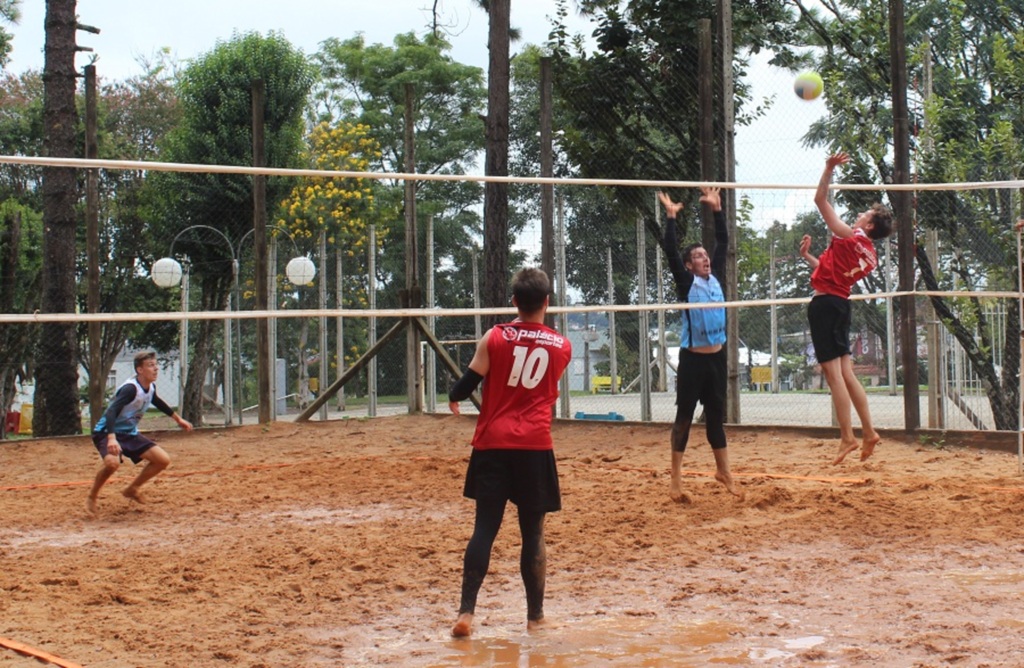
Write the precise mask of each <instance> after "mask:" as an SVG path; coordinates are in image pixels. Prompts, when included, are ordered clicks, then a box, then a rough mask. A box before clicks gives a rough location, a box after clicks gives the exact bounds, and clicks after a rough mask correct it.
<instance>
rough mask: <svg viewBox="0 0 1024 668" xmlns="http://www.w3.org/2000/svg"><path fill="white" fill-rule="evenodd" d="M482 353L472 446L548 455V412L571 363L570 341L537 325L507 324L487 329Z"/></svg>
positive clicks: (549, 419)
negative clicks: (486, 364) (486, 363)
mask: <svg viewBox="0 0 1024 668" xmlns="http://www.w3.org/2000/svg"><path fill="white" fill-rule="evenodd" d="M487 354H488V357H489V358H490V369H489V370H488V371H487V376H486V377H485V378H484V386H483V396H482V398H481V400H480V417H479V418H477V421H476V433H475V434H474V435H473V447H474V448H476V449H478V450H550V449H551V407H552V406H553V405H554V403H555V401H557V400H558V380H559V379H560V378H561V377H562V372H563V371H565V367H567V366H568V365H569V360H570V359H571V358H572V346H571V345H570V344H569V340H568V339H567V338H565V337H564V336H562V335H561V334H559V333H558V332H556V331H555V330H553V329H550V328H548V327H546V326H544V325H542V324H539V323H530V322H512V323H507V324H504V325H497V326H495V327H494V328H492V329H491V333H490V336H489V338H488V339H487Z"/></svg>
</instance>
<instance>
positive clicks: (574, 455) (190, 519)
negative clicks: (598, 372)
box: [0, 416, 1024, 667]
mask: <svg viewBox="0 0 1024 668" xmlns="http://www.w3.org/2000/svg"><path fill="white" fill-rule="evenodd" d="M151 424H158V423H157V422H156V421H154V422H153V423H151ZM473 426H474V419H473V418H472V417H470V416H462V417H456V416H443V417H442V416H419V417H408V416H396V417H385V418H376V419H373V420H339V421H332V422H326V423H309V424H305V425H300V424H295V423H275V424H273V425H271V426H270V427H260V426H247V427H241V428H235V429H230V430H225V429H206V430H202V431H199V432H195V433H193V434H184V433H181V432H171V431H168V432H158V433H156V435H155V437H156V439H157V440H158V441H159V442H160V443H161V444H162V445H163V446H164V448H165V449H166V450H167V451H168V452H169V453H170V455H171V458H172V465H171V469H170V471H168V472H167V473H166V474H164V475H162V476H161V477H159V478H158V479H157V481H156V482H155V483H153V484H151V485H150V486H148V487H147V489H146V491H147V492H148V497H149V501H150V503H147V504H146V505H138V504H130V503H129V502H128V501H127V500H125V499H124V498H123V497H121V495H120V494H119V491H120V489H121V488H122V487H124V485H125V484H126V483H127V481H128V480H129V479H130V476H131V475H133V474H134V471H132V470H131V468H130V467H129V466H127V465H126V466H125V467H123V468H122V469H121V470H120V471H119V472H118V474H117V475H116V476H115V478H114V480H113V481H112V482H111V484H109V485H108V486H107V488H106V489H105V490H104V494H103V496H102V498H101V500H100V501H101V505H100V514H99V517H98V518H96V519H90V518H88V517H87V516H86V514H85V504H84V502H85V497H86V493H87V490H88V486H87V484H83V483H87V481H89V480H90V479H91V477H92V475H93V474H94V472H95V470H96V468H97V467H98V465H99V458H98V457H97V456H96V455H95V451H94V450H93V448H92V445H91V443H90V442H89V441H88V439H86V438H84V437H83V438H75V439H63V440H51V441H45V440H39V441H21V442H5V443H2V444H0V487H4V488H5V489H4V490H2V491H0V517H2V518H3V522H2V526H0V557H2V559H3V569H2V571H0V590H2V595H0V636H2V637H4V638H8V639H11V640H15V641H18V642H21V643H25V644H26V645H29V646H32V647H35V648H38V649H41V650H45V651H46V652H49V653H51V654H53V655H56V656H58V657H61V658H63V659H65V660H67V661H69V662H73V663H77V664H80V665H84V666H90V667H132V666H145V667H148V666H225V667H233V666H253V667H255V666H364V665H403V666H492V665H507V666H591V665H612V666H641V665H643V666H660V665H681V666H687V665H691V666H703V665H710V664H726V665H768V666H774V665H779V666H783V665H793V666H796V665H799V666H845V665H892V666H1013V665H1024V653H1022V652H1024V644H1022V643H1021V641H1020V638H1021V635H1022V633H1024V605H1022V604H1021V589H1022V586H1024V544H1022V541H1021V537H1022V535H1024V526H1022V525H1024V522H1022V519H1024V480H1022V479H1021V478H1020V477H1018V476H1017V459H1016V456H1015V455H1013V454H1008V453H1006V452H997V451H990V450H977V449H969V448H964V447H957V445H956V444H955V443H949V442H947V443H945V444H943V445H941V446H937V445H934V444H922V443H920V442H918V441H917V440H913V439H904V440H899V439H895V438H889V439H887V440H885V441H883V442H882V444H881V445H880V446H879V448H878V450H877V451H876V453H875V456H874V457H873V458H872V459H870V460H869V461H868V462H866V463H861V462H859V461H857V459H856V456H853V457H851V458H849V459H848V460H847V461H846V462H844V463H843V464H841V465H839V466H834V467H833V466H831V465H830V464H829V463H830V461H831V459H832V457H833V455H834V450H835V442H834V441H831V440H823V439H821V438H816V437H809V436H807V435H806V434H801V433H797V432H788V431H784V430H781V429H780V430H773V429H763V430H760V431H750V430H742V431H741V430H729V431H728V435H729V438H730V448H731V452H732V460H733V467H734V471H735V472H736V473H737V474H739V478H738V480H739V482H740V483H741V485H742V486H743V488H744V490H745V491H746V498H745V499H744V500H742V501H738V500H735V499H734V498H732V497H731V496H730V495H729V494H728V493H727V492H726V491H725V489H724V488H723V487H722V486H721V485H719V484H718V483H716V482H715V481H714V480H712V479H711V478H710V477H709V475H708V474H709V473H710V471H711V470H712V456H711V452H710V450H709V448H708V446H707V444H706V442H705V441H704V439H703V434H702V433H701V434H698V433H696V432H695V434H694V437H693V438H692V439H691V447H690V449H689V451H688V452H687V455H686V459H685V462H684V468H686V469H687V470H688V471H691V472H692V474H691V475H687V476H686V477H685V478H684V485H685V486H686V489H687V493H688V495H689V498H690V502H689V503H684V504H677V503H674V502H672V501H670V500H669V498H668V484H669V481H668V459H669V451H668V426H667V425H664V424H658V425H640V424H631V423H615V424H609V423H601V422H589V421H587V422H578V421H574V422H561V423H558V424H556V426H555V429H554V437H555V448H556V453H557V455H558V466H559V472H560V475H561V480H562V491H563V506H564V510H563V511H562V512H560V513H556V514H553V515H551V516H549V518H548V521H547V524H546V535H547V544H548V588H547V603H546V607H545V610H546V614H547V617H548V619H549V620H550V621H551V622H554V623H555V624H554V627H553V628H549V629H546V630H544V631H541V632H535V633H531V634H528V633H527V632H526V629H525V617H526V608H525V601H524V597H523V593H522V584H521V581H520V578H519V564H518V554H519V544H518V530H517V527H516V523H515V515H514V509H512V508H510V509H509V511H508V512H507V514H506V521H505V524H504V526H503V527H502V530H501V533H500V534H499V536H498V539H497V542H496V544H495V549H494V553H493V556H492V560H491V570H490V573H489V575H488V578H487V580H486V581H485V582H484V587H483V590H482V592H481V595H480V599H479V604H478V609H477V625H476V632H475V635H474V637H473V638H472V639H470V640H461V641H456V640H453V639H452V638H451V637H450V636H449V630H450V627H451V624H452V622H453V621H454V619H455V613H456V608H457V605H458V598H459V585H460V576H461V567H462V553H463V550H464V548H465V544H466V541H467V539H468V538H469V534H470V532H471V529H472V518H473V506H472V503H471V502H470V501H468V500H466V499H463V498H462V496H461V491H462V481H463V476H464V473H465V465H466V460H467V458H468V455H469V447H468V443H469V440H470V437H471V435H472V430H473ZM50 483H60V484H57V485H50ZM64 483H70V484H64ZM6 488H14V489H6ZM39 665H41V664H40V663H39V662H38V661H36V660H35V659H33V658H29V657H25V656H22V655H20V654H17V653H15V652H13V651H10V650H7V649H0V666H26V667H27V666H39Z"/></svg>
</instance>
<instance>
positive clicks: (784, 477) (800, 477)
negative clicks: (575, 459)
mask: <svg viewBox="0 0 1024 668" xmlns="http://www.w3.org/2000/svg"><path fill="white" fill-rule="evenodd" d="M607 468H614V469H619V470H621V471H640V472H641V473H658V470H657V469H645V468H639V467H635V466H615V465H611V466H607ZM680 473H681V474H683V475H690V476H704V477H708V478H710V477H713V476H714V475H715V474H714V473H711V472H709V471H680ZM733 476H734V477H738V478H777V479H782V480H810V481H812V482H845V483H851V484H855V485H863V484H865V483H866V482H867V478H829V477H823V476H806V475H789V474H786V473H746V472H744V473H737V472H735V471H734V472H733Z"/></svg>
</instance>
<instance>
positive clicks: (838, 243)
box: [800, 153, 892, 464]
mask: <svg viewBox="0 0 1024 668" xmlns="http://www.w3.org/2000/svg"><path fill="white" fill-rule="evenodd" d="M849 161H850V156H849V155H847V154H846V153H836V154H835V155H830V156H829V157H828V159H827V160H826V161H825V171H824V172H823V173H822V175H821V180H820V181H819V182H818V190H817V192H816V193H815V195H814V203H815V204H816V205H817V206H818V211H820V212H821V215H822V217H823V218H824V219H825V223H826V224H827V225H828V229H829V231H830V232H832V240H831V242H829V245H828V248H827V249H825V252H824V253H822V254H821V256H820V257H817V258H816V257H814V255H812V254H811V252H810V248H811V237H810V236H809V235H804V238H803V239H802V240H801V241H800V255H801V256H803V258H804V259H805V260H806V261H807V264H809V265H811V268H812V269H813V270H814V271H813V272H812V273H811V287H812V288H813V289H814V297H813V298H812V299H811V304H810V306H808V308H807V317H808V320H809V321H810V324H811V341H812V343H813V344H814V354H815V356H816V357H817V358H818V363H819V364H820V365H821V372H822V373H823V374H824V375H825V380H827V381H828V387H829V389H830V390H831V391H832V403H833V405H834V406H835V409H836V419H837V420H838V421H839V437H840V440H839V453H838V454H837V455H836V458H835V460H834V461H833V462H832V463H833V464H838V463H840V462H841V461H843V459H844V458H845V457H846V455H848V454H850V453H851V452H853V451H854V450H856V449H857V446H858V443H857V439H856V437H855V436H854V434H853V419H852V417H851V415H850V407H851V405H852V407H853V408H854V409H855V410H856V411H857V415H858V416H859V417H860V425H861V430H862V432H863V433H862V438H861V442H860V458H861V460H862V461H863V460H865V459H867V458H868V457H870V456H871V453H873V452H874V450H875V446H876V445H877V444H878V441H879V440H880V439H881V437H880V436H879V435H878V432H876V431H875V428H874V426H873V425H872V424H871V412H870V411H869V410H868V396H867V394H866V393H865V392H864V388H863V387H862V386H861V384H860V381H859V380H857V376H856V375H855V374H854V372H853V361H852V359H851V357H850V288H851V287H852V286H853V284H854V283H856V282H857V281H859V280H860V279H861V278H863V277H864V276H867V275H868V274H869V273H871V271H872V270H873V269H874V268H875V267H876V266H878V256H877V255H876V253H875V244H874V240H876V239H884V238H885V237H887V236H889V234H890V233H891V232H892V213H890V212H889V210H888V209H887V208H885V207H884V206H882V205H881V204H874V205H873V206H872V207H871V208H870V209H868V210H867V211H864V212H863V213H861V214H859V215H858V216H857V220H856V221H855V222H854V223H853V225H852V226H850V225H847V224H846V223H844V222H843V221H842V220H841V219H840V218H839V214H837V213H836V211H835V209H834V208H832V204H831V203H830V202H829V199H828V191H829V183H830V182H831V180H832V172H833V171H834V170H835V168H836V166H837V165H845V164H846V163H847V162H849Z"/></svg>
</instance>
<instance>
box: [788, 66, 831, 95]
mask: <svg viewBox="0 0 1024 668" xmlns="http://www.w3.org/2000/svg"><path fill="white" fill-rule="evenodd" d="M793 90H794V91H796V94H797V97H799V98H801V99H803V100H816V99H818V96H819V95H821V93H822V91H823V90H825V82H824V81H822V79H821V75H820V74H818V73H817V72H801V73H800V74H798V75H796V80H795V81H793Z"/></svg>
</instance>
